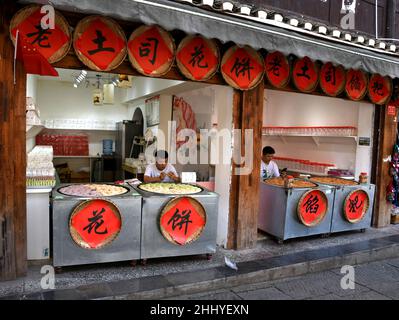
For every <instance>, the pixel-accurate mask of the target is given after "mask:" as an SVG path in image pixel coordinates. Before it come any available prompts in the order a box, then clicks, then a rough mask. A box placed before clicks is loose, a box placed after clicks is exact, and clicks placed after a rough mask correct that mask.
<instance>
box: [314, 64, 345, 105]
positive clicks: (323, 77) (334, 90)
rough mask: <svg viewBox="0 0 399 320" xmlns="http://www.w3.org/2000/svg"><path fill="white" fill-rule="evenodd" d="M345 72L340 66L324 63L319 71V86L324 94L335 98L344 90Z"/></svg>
mask: <svg viewBox="0 0 399 320" xmlns="http://www.w3.org/2000/svg"><path fill="white" fill-rule="evenodd" d="M345 76H346V75H345V70H344V68H342V67H341V66H334V65H333V64H332V63H331V62H328V63H325V64H324V65H323V66H322V68H321V70H320V86H321V88H322V90H323V91H324V93H325V94H327V95H329V96H332V97H336V96H337V95H339V94H340V93H341V92H342V91H343V90H344V88H345Z"/></svg>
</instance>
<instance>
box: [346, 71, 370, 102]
mask: <svg viewBox="0 0 399 320" xmlns="http://www.w3.org/2000/svg"><path fill="white" fill-rule="evenodd" d="M367 83H368V78H367V75H366V74H365V73H364V72H363V71H361V70H353V69H350V70H348V72H347V73H346V84H345V91H346V94H347V95H348V97H349V98H350V99H351V100H354V101H359V100H362V99H363V98H364V96H365V95H366V92H367Z"/></svg>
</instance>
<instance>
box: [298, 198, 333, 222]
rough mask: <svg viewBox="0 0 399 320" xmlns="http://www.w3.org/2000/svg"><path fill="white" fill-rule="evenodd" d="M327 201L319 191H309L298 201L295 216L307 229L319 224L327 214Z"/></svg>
mask: <svg viewBox="0 0 399 320" xmlns="http://www.w3.org/2000/svg"><path fill="white" fill-rule="evenodd" d="M327 210H328V199H327V196H326V194H325V193H324V192H323V191H321V190H310V191H308V192H306V193H304V194H303V195H302V197H301V198H300V199H299V201H298V206H297V214H298V218H299V220H300V221H301V222H302V224H304V225H305V226H308V227H314V226H316V225H318V224H320V223H321V222H322V221H323V219H324V217H325V216H326V214H327Z"/></svg>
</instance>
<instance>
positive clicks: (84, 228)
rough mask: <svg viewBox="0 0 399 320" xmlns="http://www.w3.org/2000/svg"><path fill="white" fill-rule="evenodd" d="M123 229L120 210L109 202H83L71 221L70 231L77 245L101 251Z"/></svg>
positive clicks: (95, 200) (74, 212)
mask: <svg viewBox="0 0 399 320" xmlns="http://www.w3.org/2000/svg"><path fill="white" fill-rule="evenodd" d="M121 228H122V218H121V215H120V213H119V210H118V208H117V207H116V205H115V204H113V203H112V202H111V201H109V200H104V199H93V200H87V201H84V202H81V203H80V204H79V205H77V206H76V208H75V209H74V210H73V212H72V214H71V217H70V219H69V231H70V234H71V237H72V239H73V240H74V241H75V242H76V244H77V245H78V246H80V247H82V248H85V249H100V248H102V247H104V246H105V245H107V244H109V243H111V242H112V241H113V240H115V238H116V237H117V236H118V234H119V232H120V231H121Z"/></svg>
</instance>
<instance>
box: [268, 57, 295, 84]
mask: <svg viewBox="0 0 399 320" xmlns="http://www.w3.org/2000/svg"><path fill="white" fill-rule="evenodd" d="M265 69H266V70H265V71H266V77H267V79H268V80H269V82H270V83H271V85H272V86H273V87H276V88H284V87H285V86H286V85H287V84H288V81H289V80H290V64H289V63H288V60H287V58H286V57H285V56H284V55H283V54H282V53H281V52H278V51H275V52H270V53H268V54H267V56H266V58H265Z"/></svg>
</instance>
